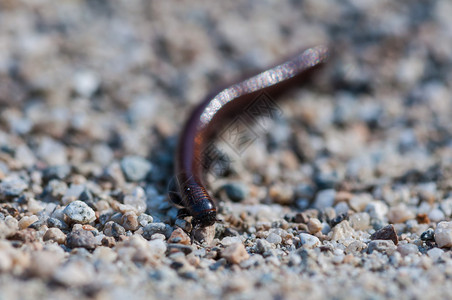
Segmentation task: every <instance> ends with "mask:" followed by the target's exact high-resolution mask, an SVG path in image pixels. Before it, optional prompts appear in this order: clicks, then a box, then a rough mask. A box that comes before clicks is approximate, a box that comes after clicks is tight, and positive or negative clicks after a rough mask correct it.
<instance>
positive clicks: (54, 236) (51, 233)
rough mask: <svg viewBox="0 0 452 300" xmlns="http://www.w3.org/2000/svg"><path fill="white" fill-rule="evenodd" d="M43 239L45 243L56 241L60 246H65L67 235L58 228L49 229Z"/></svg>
mask: <svg viewBox="0 0 452 300" xmlns="http://www.w3.org/2000/svg"><path fill="white" fill-rule="evenodd" d="M42 239H43V240H44V241H54V242H57V243H58V244H64V242H65V241H66V235H65V234H64V233H63V232H62V231H61V230H60V229H58V228H49V229H48V230H47V231H46V233H45V234H44V236H43V238H42Z"/></svg>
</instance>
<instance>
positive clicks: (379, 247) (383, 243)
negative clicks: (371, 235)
mask: <svg viewBox="0 0 452 300" xmlns="http://www.w3.org/2000/svg"><path fill="white" fill-rule="evenodd" d="M396 249H397V247H396V245H394V242H393V241H392V240H374V241H371V242H370V243H369V245H368V247H367V252H368V253H369V254H371V253H372V252H374V251H378V252H381V253H384V254H387V255H391V254H392V253H394V252H395V251H396Z"/></svg>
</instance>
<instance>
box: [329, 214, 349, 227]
mask: <svg viewBox="0 0 452 300" xmlns="http://www.w3.org/2000/svg"><path fill="white" fill-rule="evenodd" d="M344 220H348V214H347V213H343V214H340V215H339V216H337V217H335V218H334V219H332V220H330V222H329V223H330V226H331V228H333V227H334V226H336V225H337V224H339V223H340V222H342V221H344Z"/></svg>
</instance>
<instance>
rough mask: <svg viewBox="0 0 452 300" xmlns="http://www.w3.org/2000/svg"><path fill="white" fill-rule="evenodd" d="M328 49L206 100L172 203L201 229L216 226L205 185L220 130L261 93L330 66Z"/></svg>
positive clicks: (184, 145)
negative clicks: (211, 146) (207, 164)
mask: <svg viewBox="0 0 452 300" xmlns="http://www.w3.org/2000/svg"><path fill="white" fill-rule="evenodd" d="M328 56H329V51H328V49H327V47H325V46H318V47H314V48H310V49H307V50H305V51H304V52H303V53H301V54H299V55H297V56H295V57H294V58H292V59H290V60H288V61H286V62H284V63H282V64H280V65H277V66H275V67H273V68H270V69H268V70H265V71H263V72H261V73H259V74H257V75H255V76H252V77H250V78H248V79H245V80H243V81H240V82H238V83H235V84H232V85H231V86H229V87H227V88H224V89H221V90H220V91H219V92H218V93H213V94H211V95H213V97H212V96H208V97H206V99H205V100H204V101H203V102H201V103H200V104H199V105H198V106H197V107H196V108H195V109H194V110H193V112H192V114H191V115H190V117H189V118H188V120H187V122H186V123H185V127H184V129H183V131H182V133H181V135H180V139H179V144H178V148H177V150H176V157H175V174H176V177H175V178H176V182H175V188H174V187H173V188H170V192H169V195H170V201H171V202H172V204H173V205H175V206H176V207H179V208H181V209H183V210H184V211H185V213H186V214H188V215H191V216H192V217H193V219H192V224H193V225H194V226H198V227H206V226H210V225H213V224H214V223H215V221H216V214H217V212H216V206H215V203H214V201H213V200H212V198H211V197H210V196H209V193H208V192H207V190H206V187H205V185H204V178H203V169H204V167H203V166H204V164H203V161H204V160H205V157H204V156H205V151H206V150H205V149H206V146H207V144H208V143H209V142H212V140H213V139H214V137H215V134H216V133H217V132H218V128H220V127H221V124H223V123H224V122H225V120H227V119H228V118H229V117H230V116H231V115H236V114H238V113H240V112H241V111H243V108H244V105H246V103H249V102H250V101H252V100H254V99H255V98H256V96H258V95H259V94H260V93H263V92H266V93H271V92H272V93H279V92H280V91H282V90H285V89H287V87H288V86H289V84H290V83H293V82H295V81H297V82H298V81H299V80H300V79H307V78H308V77H309V74H310V72H311V71H312V70H314V69H316V68H317V67H318V66H319V65H321V64H323V63H325V62H326V60H327V59H328Z"/></svg>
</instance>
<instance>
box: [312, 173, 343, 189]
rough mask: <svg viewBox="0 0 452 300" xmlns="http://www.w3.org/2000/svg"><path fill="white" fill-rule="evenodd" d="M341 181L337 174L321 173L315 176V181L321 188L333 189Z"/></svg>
mask: <svg viewBox="0 0 452 300" xmlns="http://www.w3.org/2000/svg"><path fill="white" fill-rule="evenodd" d="M338 182H339V178H338V177H337V175H336V174H334V173H332V174H327V173H319V174H316V175H315V176H314V183H315V184H316V185H317V188H318V189H319V190H326V189H332V188H334V187H335V186H336V184H337V183H338Z"/></svg>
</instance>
